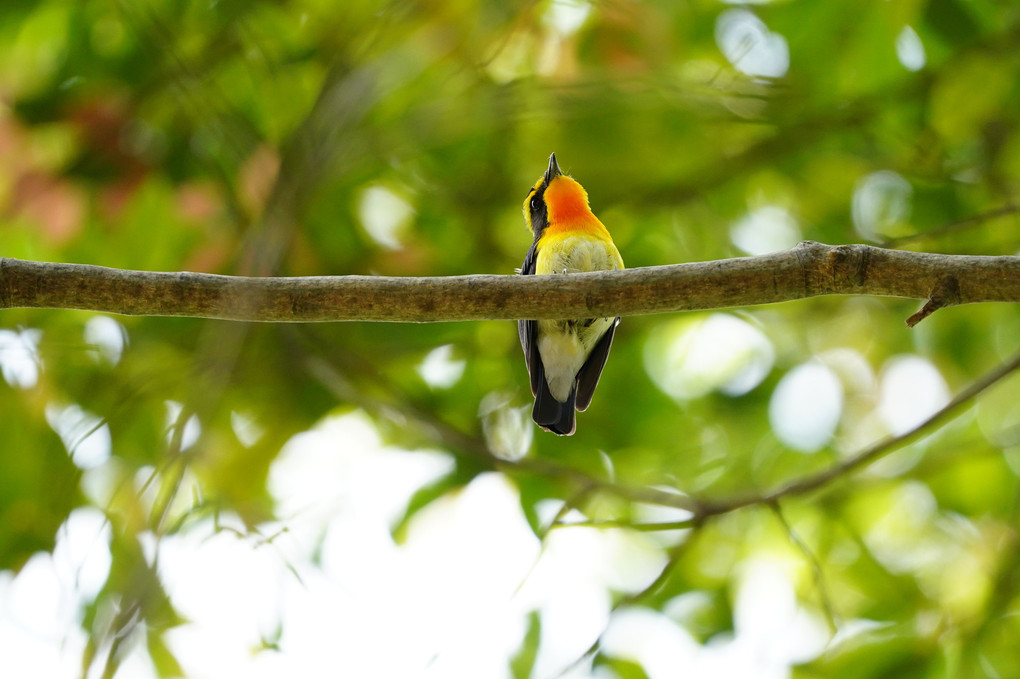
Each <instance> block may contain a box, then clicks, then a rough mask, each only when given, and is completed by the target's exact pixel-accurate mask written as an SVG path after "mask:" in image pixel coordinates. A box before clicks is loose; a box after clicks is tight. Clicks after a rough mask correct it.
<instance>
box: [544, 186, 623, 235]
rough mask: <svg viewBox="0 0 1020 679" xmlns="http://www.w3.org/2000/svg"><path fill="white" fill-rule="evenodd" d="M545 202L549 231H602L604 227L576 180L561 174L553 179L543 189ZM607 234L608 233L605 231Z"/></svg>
mask: <svg viewBox="0 0 1020 679" xmlns="http://www.w3.org/2000/svg"><path fill="white" fill-rule="evenodd" d="M545 203H546V205H547V206H548V209H549V226H548V227H546V228H547V230H549V231H553V232H555V231H561V230H563V231H577V230H583V231H593V232H596V233H599V232H604V231H605V230H606V227H604V226H603V225H602V222H600V221H599V220H598V218H597V217H596V216H595V215H593V214H592V212H591V208H590V207H588V194H587V192H585V190H584V188H582V187H581V185H580V184H578V183H577V182H576V181H574V180H573V179H571V178H570V177H567V176H565V175H561V176H559V177H556V178H555V179H553V181H552V182H551V183H550V184H549V186H548V187H547V188H546V190H545ZM606 235H608V233H606Z"/></svg>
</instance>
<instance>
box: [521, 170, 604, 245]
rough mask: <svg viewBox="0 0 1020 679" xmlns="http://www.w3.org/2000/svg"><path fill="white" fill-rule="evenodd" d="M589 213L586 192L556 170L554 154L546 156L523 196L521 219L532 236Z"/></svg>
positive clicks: (584, 216)
mask: <svg viewBox="0 0 1020 679" xmlns="http://www.w3.org/2000/svg"><path fill="white" fill-rule="evenodd" d="M589 216H591V208H589V207H588V193H587V192H586V191H585V190H584V188H583V187H582V186H581V185H580V184H578V183H577V182H576V181H574V179H573V178H572V177H568V176H567V175H565V174H563V172H562V171H561V170H560V166H559V164H558V163H557V162H556V154H555V153H553V154H552V155H550V156H549V167H548V168H547V169H546V171H545V174H543V175H542V176H541V177H539V179H538V181H537V182H535V185H534V186H532V187H531V190H530V191H529V192H528V197H527V198H525V199H524V221H525V223H526V224H527V225H528V229H530V230H531V232H532V233H534V234H535V235H536V236H537V235H539V234H540V233H542V230H543V229H545V227H547V226H549V224H564V223H567V222H570V221H573V220H577V219H585V218H587V217H589Z"/></svg>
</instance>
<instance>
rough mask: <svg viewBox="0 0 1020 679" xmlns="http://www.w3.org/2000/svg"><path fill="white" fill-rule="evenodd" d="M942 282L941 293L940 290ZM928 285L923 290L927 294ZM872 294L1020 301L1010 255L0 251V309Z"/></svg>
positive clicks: (272, 314) (533, 312) (675, 307)
mask: <svg viewBox="0 0 1020 679" xmlns="http://www.w3.org/2000/svg"><path fill="white" fill-rule="evenodd" d="M947 290H951V291H952V294H951V295H946V294H945V291H947ZM933 293H934V298H933ZM818 295H884V296H893V297H909V298H915V299H924V300H929V301H932V300H933V299H934V302H933V308H938V307H943V306H948V305H952V304H963V303H968V302H1020V257H980V256H970V255H939V254H929V253H921V252H901V251H897V250H886V249H883V248H876V247H872V246H868V245H840V246H832V245H824V244H821V243H814V242H810V241H806V242H804V243H801V244H800V245H798V246H797V247H795V248H793V249H791V250H786V251H783V252H777V253H773V254H769V255H761V256H758V257H742V258H737V259H724V260H718V261H713V262H694V263H689V264H673V265H669V266H654V267H643V268H637V269H628V270H626V271H612V272H599V273H588V274H572V275H569V276H566V275H563V276H555V275H554V276H493V275H478V276H450V277H438V278H412V277H402V278H397V277H388V276H313V277H300V278H246V277H240V276H218V275H213V274H199V273H187V272H183V273H158V272H149V271H126V270H122V269H108V268H105V267H99V266H89V265H84V264H53V263H44V262H30V261H25V260H18V259H6V258H2V259H0V308H15V307H32V308H52V309H88V310H92V311H102V312H107V313H114V314H126V315H136V316H190V317H199V318H218V319H226V320H236V321H267V322H311V321H393V322H432V321H471V320H483V319H493V320H498V319H517V318H536V319H541V318H587V317H591V316H633V315H639V314H654V313H663V312H668V311H690V310H695V309H717V308H723V307H734V306H751V305H756V304H770V303H774V302H784V301H789V300H794V299H803V298H805V297H815V296H818Z"/></svg>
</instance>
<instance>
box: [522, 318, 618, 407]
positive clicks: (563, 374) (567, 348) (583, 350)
mask: <svg viewBox="0 0 1020 679" xmlns="http://www.w3.org/2000/svg"><path fill="white" fill-rule="evenodd" d="M587 322H588V321H587V320H586V319H581V320H576V321H539V322H538V353H539V354H540V355H541V356H542V365H543V366H545V381H546V382H547V383H548V384H549V392H550V393H551V394H552V395H553V398H555V399H556V400H557V401H560V402H563V401H566V400H567V399H568V398H569V397H570V391H571V389H573V388H574V379H575V378H576V377H577V372H578V371H579V370H580V369H581V366H583V365H584V362H585V361H586V360H587V359H588V355H589V354H591V350H592V349H593V348H594V346H595V344H596V343H597V342H598V341H599V339H600V338H601V337H602V335H604V334H605V333H606V331H607V330H608V329H609V326H610V325H612V323H613V319H611V318H594V319H591V324H590V325H585V323H587Z"/></svg>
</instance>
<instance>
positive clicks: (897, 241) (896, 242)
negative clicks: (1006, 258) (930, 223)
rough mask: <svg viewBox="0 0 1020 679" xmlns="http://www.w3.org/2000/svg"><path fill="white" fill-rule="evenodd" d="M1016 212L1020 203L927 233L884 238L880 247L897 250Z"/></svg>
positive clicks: (930, 230)
mask: <svg viewBox="0 0 1020 679" xmlns="http://www.w3.org/2000/svg"><path fill="white" fill-rule="evenodd" d="M1017 212H1020V203H1010V204H1009V205H1003V206H1002V207H998V208H995V209H993V210H988V211H987V212H982V213H981V214H977V215H971V216H969V217H964V218H963V219H957V220H954V221H952V222H949V223H947V224H943V225H942V226H938V227H936V228H934V229H929V230H928V231H918V232H917V233H912V234H909V235H907V236H899V237H898V238H886V239H885V240H883V241H882V242H881V245H882V247H885V248H898V247H901V246H903V245H904V244H906V243H913V242H916V241H919V240H924V239H926V238H936V237H938V236H945V235H946V234H950V233H954V232H956V231H963V230H965V229H969V228H973V227H976V226H981V225H982V224H984V223H985V222H987V221H990V220H992V219H998V218H999V217H1006V216H1008V215H1012V214H1016V213H1017Z"/></svg>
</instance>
